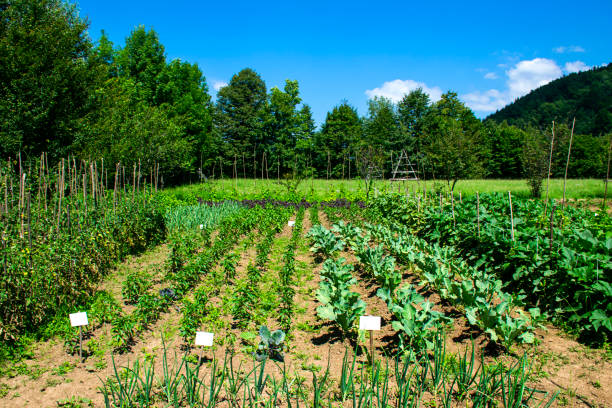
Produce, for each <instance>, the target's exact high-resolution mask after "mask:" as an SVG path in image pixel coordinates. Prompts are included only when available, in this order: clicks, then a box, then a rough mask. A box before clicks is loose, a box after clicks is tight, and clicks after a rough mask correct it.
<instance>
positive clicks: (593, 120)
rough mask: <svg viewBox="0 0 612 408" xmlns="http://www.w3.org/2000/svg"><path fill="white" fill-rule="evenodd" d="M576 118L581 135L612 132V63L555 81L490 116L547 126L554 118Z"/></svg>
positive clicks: (560, 121) (513, 122) (563, 121)
mask: <svg viewBox="0 0 612 408" xmlns="http://www.w3.org/2000/svg"><path fill="white" fill-rule="evenodd" d="M574 117H576V133H578V134H591V135H601V134H605V133H608V132H611V131H612V63H610V64H608V65H607V66H605V67H600V68H595V69H592V70H589V71H585V72H579V73H575V74H570V75H567V76H564V77H562V78H559V79H557V80H554V81H552V82H550V83H549V84H547V85H544V86H542V87H540V88H538V89H535V90H533V91H531V92H530V93H529V94H527V95H525V96H523V97H521V98H519V99H517V100H516V101H514V102H513V103H511V104H510V105H508V106H506V107H504V108H503V109H501V110H499V111H497V112H495V113H494V114H492V115H490V116H489V117H488V118H487V119H492V120H494V121H496V122H498V123H501V122H503V121H504V120H505V121H507V122H508V124H510V125H515V126H519V127H526V126H528V125H534V126H536V127H539V128H541V129H543V128H546V127H549V126H550V124H551V122H552V121H553V120H554V121H556V122H559V123H566V124H568V123H571V121H572V118H574Z"/></svg>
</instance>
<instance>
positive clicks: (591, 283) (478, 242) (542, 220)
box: [371, 194, 612, 341]
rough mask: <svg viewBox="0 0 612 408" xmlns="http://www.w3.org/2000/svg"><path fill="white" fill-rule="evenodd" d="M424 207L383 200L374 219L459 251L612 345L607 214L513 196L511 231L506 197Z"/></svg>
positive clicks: (611, 231)
mask: <svg viewBox="0 0 612 408" xmlns="http://www.w3.org/2000/svg"><path fill="white" fill-rule="evenodd" d="M420 207H421V211H417V209H418V207H417V202H416V200H406V198H405V197H397V196H381V197H379V198H378V199H377V200H374V201H373V203H372V208H371V212H372V213H374V214H375V217H376V218H377V219H386V220H392V221H393V222H399V223H400V224H402V225H404V226H406V227H407V228H409V230H410V231H412V232H415V233H417V234H418V235H419V236H420V237H422V238H424V239H426V240H427V241H429V242H432V243H434V242H437V243H439V244H440V245H451V246H454V247H455V248H456V249H457V251H456V256H460V257H462V258H463V259H466V260H468V261H469V262H470V263H471V264H473V265H475V267H476V268H477V269H480V270H487V271H489V272H493V273H495V274H496V275H497V276H498V277H499V278H500V279H502V281H503V282H504V284H505V286H506V288H507V290H511V291H512V292H514V293H518V294H522V295H526V300H527V301H529V302H530V303H531V304H534V305H538V306H540V307H542V308H544V309H545V311H547V312H549V313H550V314H551V315H552V316H555V318H556V319H557V320H558V321H559V322H562V323H563V324H567V323H568V322H569V323H570V324H571V326H572V330H577V331H579V332H581V333H582V334H583V335H584V336H585V338H589V339H590V340H593V339H599V340H598V341H602V340H605V338H608V339H609V338H610V335H612V258H611V257H610V253H611V251H612V218H611V217H610V216H609V215H607V214H606V213H605V212H603V211H602V212H597V213H595V212H592V211H588V210H585V209H579V208H573V207H571V206H566V207H565V208H561V207H560V206H557V207H556V206H555V203H554V202H550V203H548V204H547V203H546V202H543V201H532V200H524V199H520V198H514V197H513V199H512V207H513V208H512V209H513V214H512V220H513V224H511V216H510V203H509V200H508V197H507V196H503V195H500V194H483V195H481V196H479V198H476V197H470V198H464V199H463V200H462V201H455V202H454V203H452V204H444V205H442V206H441V207H440V206H439V205H421V206H420ZM555 207H556V208H555ZM453 214H454V216H453ZM512 232H514V234H512Z"/></svg>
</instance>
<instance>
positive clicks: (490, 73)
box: [484, 72, 498, 79]
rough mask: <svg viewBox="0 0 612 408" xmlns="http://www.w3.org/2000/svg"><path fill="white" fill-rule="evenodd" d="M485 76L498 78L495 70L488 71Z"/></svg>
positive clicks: (486, 77)
mask: <svg viewBox="0 0 612 408" xmlns="http://www.w3.org/2000/svg"><path fill="white" fill-rule="evenodd" d="M484 77H485V79H497V78H498V76H497V74H496V73H495V72H487V73H486V74H485V76H484Z"/></svg>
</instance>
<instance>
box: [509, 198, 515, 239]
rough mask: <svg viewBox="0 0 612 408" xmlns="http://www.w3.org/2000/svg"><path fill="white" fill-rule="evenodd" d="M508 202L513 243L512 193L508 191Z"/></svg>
mask: <svg viewBox="0 0 612 408" xmlns="http://www.w3.org/2000/svg"><path fill="white" fill-rule="evenodd" d="M508 200H510V227H511V229H510V233H511V236H512V241H513V242H514V214H513V213H512V193H510V191H508Z"/></svg>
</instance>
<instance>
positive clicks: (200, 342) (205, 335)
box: [195, 331, 215, 366]
mask: <svg viewBox="0 0 612 408" xmlns="http://www.w3.org/2000/svg"><path fill="white" fill-rule="evenodd" d="M214 336H215V334H214V333H209V332H202V331H199V332H196V338H195V345H196V346H201V347H202V348H201V349H200V356H199V357H198V366H199V365H200V364H202V351H203V350H204V347H212V345H213V337H214Z"/></svg>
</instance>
